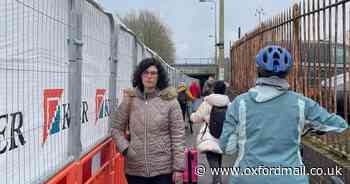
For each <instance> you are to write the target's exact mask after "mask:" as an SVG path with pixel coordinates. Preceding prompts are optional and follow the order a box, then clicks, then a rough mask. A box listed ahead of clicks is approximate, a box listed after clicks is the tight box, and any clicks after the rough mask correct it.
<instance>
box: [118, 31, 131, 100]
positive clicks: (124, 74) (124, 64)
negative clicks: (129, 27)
mask: <svg viewBox="0 0 350 184" xmlns="http://www.w3.org/2000/svg"><path fill="white" fill-rule="evenodd" d="M118 39H119V40H118V67H117V70H118V71H117V98H118V99H119V102H121V99H122V96H123V95H122V91H123V89H126V88H129V87H131V77H132V76H131V75H132V72H133V45H134V36H133V35H132V34H130V33H129V32H127V31H125V30H123V29H120V31H119V37H118Z"/></svg>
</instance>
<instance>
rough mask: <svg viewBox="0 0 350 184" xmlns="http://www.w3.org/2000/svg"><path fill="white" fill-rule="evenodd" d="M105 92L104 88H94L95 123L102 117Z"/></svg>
mask: <svg viewBox="0 0 350 184" xmlns="http://www.w3.org/2000/svg"><path fill="white" fill-rule="evenodd" d="M105 93H106V89H96V97H95V104H96V111H95V112H96V120H95V123H97V120H99V119H101V118H103V117H104V106H105V104H104V96H105Z"/></svg>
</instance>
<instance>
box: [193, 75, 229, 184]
mask: <svg viewBox="0 0 350 184" xmlns="http://www.w3.org/2000/svg"><path fill="white" fill-rule="evenodd" d="M225 92H226V85H225V83H224V81H215V82H214V83H213V94H211V95H209V96H207V97H205V98H204V101H203V103H202V104H201V105H200V106H199V108H198V110H197V111H196V112H194V113H192V114H191V120H192V121H193V122H194V123H203V124H204V125H205V127H204V130H203V128H202V130H203V131H202V132H200V133H199V134H198V135H197V136H198V138H197V146H198V150H200V151H202V152H204V153H205V154H206V156H207V160H208V163H209V166H210V167H211V168H220V167H221V166H222V151H220V150H216V149H215V147H218V148H220V146H219V140H218V139H219V138H220V135H221V133H222V128H223V123H224V120H225V114H226V109H227V106H228V105H229V103H230V100H229V98H228V96H226V95H225ZM204 131H209V133H210V136H212V137H214V138H212V139H207V137H205V138H203V137H204V134H205V132H204ZM202 138H203V140H201V139H202ZM199 144H209V145H199ZM199 146H201V147H204V148H200V147H199ZM206 148H208V149H206ZM212 183H213V184H221V183H222V181H221V175H214V176H213V181H212Z"/></svg>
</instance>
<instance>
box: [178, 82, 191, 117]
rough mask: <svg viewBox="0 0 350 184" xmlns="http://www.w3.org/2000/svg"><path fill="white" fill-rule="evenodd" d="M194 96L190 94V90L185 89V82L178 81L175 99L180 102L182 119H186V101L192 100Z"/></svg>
mask: <svg viewBox="0 0 350 184" xmlns="http://www.w3.org/2000/svg"><path fill="white" fill-rule="evenodd" d="M194 99H195V98H194V97H193V96H192V94H191V93H190V91H189V90H188V89H187V86H186V84H185V82H180V84H179V86H178V88H177V100H178V101H179V103H180V107H181V110H182V117H183V119H184V121H185V120H186V118H185V117H186V114H187V112H188V103H189V102H192V101H193V100H194Z"/></svg>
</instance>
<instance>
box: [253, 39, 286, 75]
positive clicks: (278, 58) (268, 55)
mask: <svg viewBox="0 0 350 184" xmlns="http://www.w3.org/2000/svg"><path fill="white" fill-rule="evenodd" d="M256 65H257V67H258V68H259V69H262V70H264V71H267V72H269V73H272V74H274V75H280V74H284V73H288V71H289V70H290V69H291V68H292V65H293V60H292V57H291V55H290V53H289V52H288V50H287V49H285V48H282V47H280V46H277V45H270V46H267V47H265V48H262V49H260V51H259V53H258V55H257V56H256Z"/></svg>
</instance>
